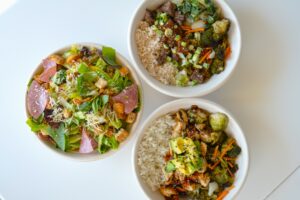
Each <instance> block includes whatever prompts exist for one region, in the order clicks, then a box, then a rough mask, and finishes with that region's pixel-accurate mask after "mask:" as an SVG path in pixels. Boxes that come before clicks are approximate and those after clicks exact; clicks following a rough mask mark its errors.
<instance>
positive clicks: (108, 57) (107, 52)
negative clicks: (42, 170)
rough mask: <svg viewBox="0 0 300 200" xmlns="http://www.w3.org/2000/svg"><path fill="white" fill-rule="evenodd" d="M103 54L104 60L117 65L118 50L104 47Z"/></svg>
mask: <svg viewBox="0 0 300 200" xmlns="http://www.w3.org/2000/svg"><path fill="white" fill-rule="evenodd" d="M102 55H103V58H104V60H105V61H106V62H107V63H108V64H109V65H112V66H117V65H118V64H117V61H116V51H115V49H113V48H111V47H106V46H104V47H102Z"/></svg>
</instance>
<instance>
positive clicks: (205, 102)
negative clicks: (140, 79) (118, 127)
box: [131, 98, 250, 199]
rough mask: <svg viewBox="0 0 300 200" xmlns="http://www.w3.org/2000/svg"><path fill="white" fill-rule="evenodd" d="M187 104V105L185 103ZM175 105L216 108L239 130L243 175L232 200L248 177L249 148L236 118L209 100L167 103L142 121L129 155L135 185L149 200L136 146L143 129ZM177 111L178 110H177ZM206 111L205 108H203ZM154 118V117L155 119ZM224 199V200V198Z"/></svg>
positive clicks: (200, 99)
mask: <svg viewBox="0 0 300 200" xmlns="http://www.w3.org/2000/svg"><path fill="white" fill-rule="evenodd" d="M186 102H188V103H186ZM177 104H181V106H182V107H184V106H191V105H193V104H196V105H197V104H203V105H205V106H212V107H214V108H216V109H217V110H220V111H222V112H224V113H225V114H226V115H228V116H229V117H230V120H231V121H233V123H234V124H235V126H236V128H237V129H238V130H239V131H238V132H239V133H238V134H239V135H240V137H241V141H242V142H243V143H244V146H243V155H244V156H243V158H244V160H245V161H244V162H245V165H244V173H243V174H242V175H241V178H240V179H241V184H240V186H239V187H238V188H237V190H236V191H235V193H234V194H233V196H232V199H234V198H235V197H236V196H237V195H238V194H239V193H240V191H241V190H242V188H243V187H244V185H245V182H246V180H247V177H248V172H249V163H250V157H249V146H248V143H247V139H246V136H245V133H244V131H243V130H242V128H241V127H240V125H239V122H238V121H237V120H236V118H235V117H234V116H233V115H232V113H231V112H229V111H228V110H227V109H226V108H224V107H223V106H221V105H219V104H217V103H215V102H213V101H210V100H206V99H203V98H182V99H176V100H173V101H169V102H167V103H165V104H163V105H161V106H159V107H158V108H157V109H155V110H154V111H153V112H152V113H151V114H149V115H148V117H147V118H146V119H145V120H144V122H143V123H142V124H141V125H140V126H139V128H138V130H137V135H138V136H137V137H136V138H135V141H134V144H133V148H132V155H131V162H132V163H131V164H132V166H133V167H132V170H133V174H134V178H135V180H136V182H137V184H138V185H139V188H140V190H141V191H142V192H143V193H144V195H145V196H146V197H147V198H148V199H151V197H150V196H149V195H148V194H147V193H146V191H145V190H144V189H143V186H142V184H144V185H145V186H146V187H149V186H148V185H147V183H141V182H142V181H143V180H140V175H139V174H138V171H139V170H138V167H137V150H138V146H139V144H140V142H141V139H142V137H143V135H144V132H143V131H144V130H145V127H148V126H149V124H150V123H151V122H153V120H155V119H157V118H159V117H161V116H163V115H165V114H167V113H170V112H172V111H173V109H172V108H171V106H172V105H177ZM168 107H169V111H165V112H164V113H163V114H160V115H159V114H158V113H159V112H160V111H161V110H164V109H165V108H168ZM178 109H179V108H178ZM204 109H206V108H204ZM155 116H156V117H155ZM225 199H226V198H225Z"/></svg>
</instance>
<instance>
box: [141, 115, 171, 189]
mask: <svg viewBox="0 0 300 200" xmlns="http://www.w3.org/2000/svg"><path fill="white" fill-rule="evenodd" d="M174 124H175V121H174V120H173V119H172V117H171V115H165V116H162V117H160V118H158V119H156V120H155V121H154V122H152V124H151V125H150V126H149V127H148V128H147V130H146V132H145V133H144V136H143V138H142V140H141V143H140V144H139V146H138V151H137V164H138V170H139V174H140V176H141V177H142V179H143V181H144V182H145V183H147V184H148V185H149V186H150V188H151V189H152V190H157V189H158V188H159V187H160V185H161V184H162V183H163V182H164V181H165V176H164V172H163V167H164V164H165V161H164V159H163V158H164V156H165V154H166V152H167V151H168V149H169V139H170V138H171V131H172V127H173V125H174Z"/></svg>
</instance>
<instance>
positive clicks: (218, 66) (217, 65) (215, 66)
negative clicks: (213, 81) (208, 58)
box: [210, 58, 225, 74]
mask: <svg viewBox="0 0 300 200" xmlns="http://www.w3.org/2000/svg"><path fill="white" fill-rule="evenodd" d="M224 66H225V62H224V60H220V59H219V58H215V59H214V60H213V62H212V64H211V66H210V72H211V73H212V74H219V73H221V72H222V71H224Z"/></svg>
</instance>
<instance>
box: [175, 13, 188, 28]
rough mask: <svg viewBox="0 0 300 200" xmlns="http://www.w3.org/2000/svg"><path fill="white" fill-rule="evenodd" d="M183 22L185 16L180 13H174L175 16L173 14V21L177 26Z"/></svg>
mask: <svg viewBox="0 0 300 200" xmlns="http://www.w3.org/2000/svg"><path fill="white" fill-rule="evenodd" d="M184 20H185V16H184V15H183V14H181V12H179V11H176V12H175V14H174V21H175V22H176V23H177V24H179V25H182V24H183V22H184Z"/></svg>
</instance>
